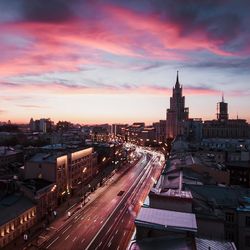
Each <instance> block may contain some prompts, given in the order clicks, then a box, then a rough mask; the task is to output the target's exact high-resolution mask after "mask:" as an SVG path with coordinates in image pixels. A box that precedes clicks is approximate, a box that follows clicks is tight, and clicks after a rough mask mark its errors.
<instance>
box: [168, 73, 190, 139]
mask: <svg viewBox="0 0 250 250" xmlns="http://www.w3.org/2000/svg"><path fill="white" fill-rule="evenodd" d="M188 113H189V110H188V108H186V107H185V96H183V95H182V86H181V85H180V83H179V76H178V71H177V78H176V83H175V87H174V88H173V95H172V97H170V108H169V109H167V131H166V132H167V138H175V137H176V136H177V135H182V134H183V122H184V121H186V120H187V119H188Z"/></svg>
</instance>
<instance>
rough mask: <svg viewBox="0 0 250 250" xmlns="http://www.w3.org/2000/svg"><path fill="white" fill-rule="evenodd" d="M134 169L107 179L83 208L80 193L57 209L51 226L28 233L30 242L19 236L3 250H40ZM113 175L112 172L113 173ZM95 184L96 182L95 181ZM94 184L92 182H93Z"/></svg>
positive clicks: (120, 170)
mask: <svg viewBox="0 0 250 250" xmlns="http://www.w3.org/2000/svg"><path fill="white" fill-rule="evenodd" d="M136 164H137V161H136V162H134V164H133V166H135V165H136ZM131 167H132V165H131V164H126V165H124V166H123V167H121V168H120V169H119V170H118V171H116V172H115V173H114V174H113V175H110V176H109V177H107V179H106V181H105V182H104V183H103V185H102V186H100V187H98V188H97V189H96V190H95V191H94V192H88V193H86V194H88V195H90V200H89V199H88V197H89V196H87V195H86V198H85V205H84V206H83V208H81V196H80V195H79V193H80V192H81V191H80V190H79V191H78V193H77V194H75V196H73V197H71V198H70V199H69V200H68V201H66V202H64V203H63V204H61V205H60V206H59V207H58V208H57V209H56V212H57V216H56V218H54V217H53V215H52V216H50V217H49V225H47V226H45V225H46V221H45V220H44V221H41V222H39V223H37V224H36V225H34V226H33V227H32V228H31V229H30V230H29V231H28V232H27V234H28V241H27V242H25V241H24V239H23V235H21V236H19V237H18V238H17V239H15V240H14V241H12V242H11V243H10V244H8V245H7V246H5V247H4V248H3V250H11V249H20V250H21V249H38V247H39V246H41V245H42V244H43V243H44V242H45V241H46V240H48V239H49V238H51V237H52V236H53V235H54V234H55V233H56V232H57V231H59V230H60V229H61V228H63V227H66V225H67V224H68V222H70V221H71V218H72V217H73V216H72V215H73V214H76V213H79V212H80V210H82V209H85V208H86V207H87V206H88V205H89V204H90V203H92V202H93V201H94V200H95V199H96V198H97V197H98V196H99V195H101V194H102V193H103V192H104V191H105V190H106V189H107V188H108V187H109V186H110V185H111V184H112V183H113V182H115V181H116V180H117V179H118V178H119V177H120V176H122V175H123V174H124V173H125V172H126V171H128V170H129V169H130V168H131ZM111 173H112V172H111ZM93 182H95V180H93ZM91 183H92V182H91ZM68 212H70V213H71V216H70V217H68Z"/></svg>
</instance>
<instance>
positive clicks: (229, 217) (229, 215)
mask: <svg viewBox="0 0 250 250" xmlns="http://www.w3.org/2000/svg"><path fill="white" fill-rule="evenodd" d="M226 221H227V222H233V221H234V214H233V213H226Z"/></svg>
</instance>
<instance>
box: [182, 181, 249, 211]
mask: <svg viewBox="0 0 250 250" xmlns="http://www.w3.org/2000/svg"><path fill="white" fill-rule="evenodd" d="M186 187H187V189H188V190H190V191H191V192H192V195H193V197H194V199H196V200H199V201H200V202H203V203H206V204H207V205H209V206H211V207H214V208H216V207H219V208H221V207H227V208H233V209H237V208H238V209H248V211H250V210H249V208H250V189H247V188H241V187H221V186H215V185H186Z"/></svg>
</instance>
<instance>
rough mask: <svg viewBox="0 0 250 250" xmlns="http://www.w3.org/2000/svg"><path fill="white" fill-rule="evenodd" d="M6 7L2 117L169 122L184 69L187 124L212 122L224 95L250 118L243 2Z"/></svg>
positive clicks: (1, 42) (0, 39)
mask: <svg viewBox="0 0 250 250" xmlns="http://www.w3.org/2000/svg"><path fill="white" fill-rule="evenodd" d="M0 6H1V10H2V15H1V17H0V27H1V30H2V33H1V34H0V48H1V51H2V53H1V55H0V88H1V95H0V97H1V98H0V120H3V121H8V120H11V121H12V122H17V123H24V122H28V121H29V119H30V118H31V117H33V118H34V119H39V118H41V117H50V118H51V119H52V120H54V121H59V120H69V121H72V122H73V123H87V124H89V123H92V124H93V123H95V124H96V123H99V124H100V123H103V122H107V123H117V122H118V123H131V122H134V121H137V120H143V121H144V122H146V123H147V124H149V123H152V122H155V121H158V120H162V119H166V109H167V108H168V107H169V97H170V96H171V94H172V93H171V91H172V87H173V86H174V83H175V79H176V71H177V70H179V72H180V75H179V77H180V83H181V84H182V85H183V88H184V92H183V95H184V96H186V107H189V109H190V117H191V118H202V120H211V119H215V118H216V115H215V114H216V103H217V102H219V101H220V100H221V93H222V92H224V95H225V101H226V102H227V103H228V105H229V117H230V119H236V117H237V116H238V117H239V118H240V119H246V120H247V121H248V122H250V113H249V107H250V105H249V97H250V87H249V79H250V71H249V68H250V47H249V42H250V32H249V29H248V23H249V22H250V17H249V15H248V13H249V10H250V5H249V4H248V3H247V2H246V1H239V2H235V1H233V0H230V1H228V2H227V4H223V2H215V3H207V2H206V1H205V2H199V1H195V0H192V1H190V3H189V5H185V4H182V3H181V1H180V2H176V3H174V4H172V3H171V1H157V2H151V1H148V0H143V1H126V3H124V2H123V1H114V0H109V1H107V2H105V3H102V2H98V1H97V2H85V1H72V2H69V1H65V0H62V1H61V5H60V6H58V5H57V2H56V1H45V2H43V4H39V2H38V1H34V2H32V3H30V2H29V1H27V0H19V1H17V0H15V1H13V2H12V4H11V8H9V3H8V2H2V3H0ZM55 9H56V12H55V11H54V10H55ZM215 10H216V11H215ZM96 13H98V15H96Z"/></svg>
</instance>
